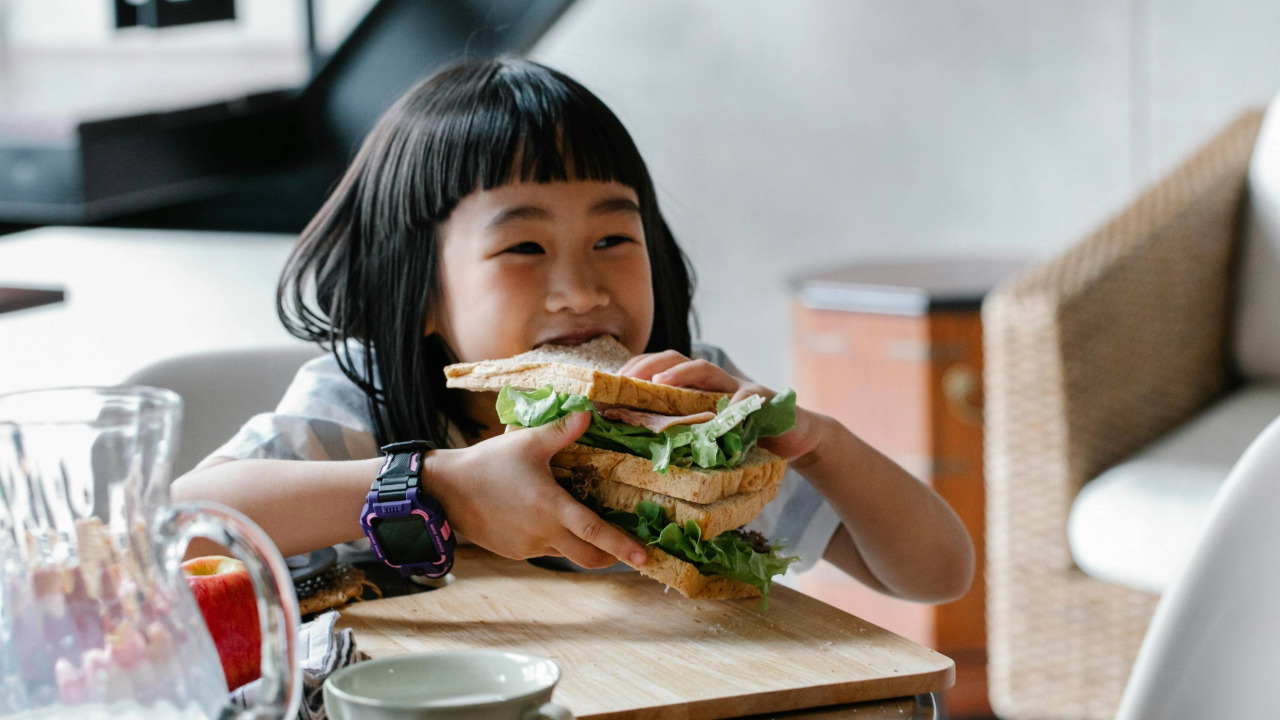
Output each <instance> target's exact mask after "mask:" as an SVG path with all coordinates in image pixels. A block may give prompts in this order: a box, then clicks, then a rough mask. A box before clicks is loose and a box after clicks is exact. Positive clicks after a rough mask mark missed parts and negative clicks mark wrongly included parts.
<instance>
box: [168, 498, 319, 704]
mask: <svg viewBox="0 0 1280 720" xmlns="http://www.w3.org/2000/svg"><path fill="white" fill-rule="evenodd" d="M157 520H158V522H157V523H156V535H157V538H158V542H157V543H156V545H155V547H156V552H157V553H158V555H159V557H158V558H157V559H158V560H159V564H160V567H161V568H163V569H164V572H165V573H166V575H167V577H168V579H169V580H170V581H171V582H178V581H180V580H181V573H182V558H183V556H184V555H185V554H186V552H187V545H188V543H190V542H191V539H192V538H196V537H202V538H208V539H210V540H212V541H214V542H216V543H218V544H220V545H223V546H225V547H227V548H229V549H230V550H231V552H232V554H233V555H235V556H236V557H238V558H239V559H240V560H242V561H243V562H244V564H245V567H246V568H247V569H248V570H249V577H250V578H251V579H252V580H253V589H254V592H255V593H256V594H257V596H258V620H259V622H260V623H261V626H262V692H261V693H260V694H259V701H258V705H257V707H253V708H249V709H248V710H245V711H244V712H242V713H239V714H238V715H236V716H234V717H236V718H239V719H240V720H259V719H261V720H281V719H282V718H293V717H294V716H295V715H296V714H297V712H298V708H299V705H300V703H301V701H302V666H301V665H299V664H298V661H297V653H296V645H297V637H298V620H299V615H298V598H297V595H296V594H295V593H294V589H293V580H292V578H291V577H290V575H289V568H288V566H286V565H285V563H284V558H283V557H281V556H280V551H279V550H278V549H276V546H275V543H273V542H271V538H269V537H267V534H266V533H265V532H263V530H262V528H260V527H258V526H257V524H255V523H254V522H253V521H252V520H250V519H249V518H248V517H245V515H243V514H242V513H240V512H239V511H237V510H234V509H232V508H229V507H227V506H225V505H220V504H218V503H214V502H207V501H195V502H183V503H176V504H174V505H170V506H168V507H166V508H164V509H163V510H161V511H160V515H159V517H158V518H157Z"/></svg>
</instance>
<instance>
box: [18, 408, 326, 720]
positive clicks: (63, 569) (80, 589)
mask: <svg viewBox="0 0 1280 720" xmlns="http://www.w3.org/2000/svg"><path fill="white" fill-rule="evenodd" d="M181 419H182V400H181V399H179V397H178V396H177V395H176V394H175V393H173V392H170V391H168V390H160V389H156V388H149V387H138V386H121V387H110V388H65V389H55V390H34V391H30V392H21V393H14V394H11V395H4V396H0V717H9V716H13V717H17V718H23V720H26V719H27V718H75V720H91V719H93V720H96V718H126V717H127V718H193V719H194V718H207V719H210V720H213V719H219V718H230V717H243V718H280V717H285V716H288V717H292V716H293V715H294V713H296V711H297V707H298V702H299V698H300V694H301V683H300V677H301V676H300V672H301V671H300V668H299V667H297V666H296V662H295V657H294V644H295V637H296V630H297V622H298V620H297V618H298V607H297V599H296V598H295V596H294V591H293V584H292V582H291V581H290V579H289V572H288V570H287V568H286V567H285V564H284V560H283V559H282V558H281V557H280V553H279V552H278V551H277V550H276V548H275V546H274V545H273V544H272V543H271V541H270V539H268V538H267V536H266V534H265V533H263V531H262V530H261V529H260V528H258V527H257V525H254V524H253V523H252V522H250V521H249V519H248V518H246V517H245V516H243V515H241V514H240V513H237V512H235V511H234V510H231V509H230V508H225V507H222V506H219V505H216V504H213V503H181V504H177V505H171V504H170V503H169V481H170V480H171V474H172V472H173V461H174V458H175V457H176V450H177V448H176V443H177V438H178V426H179V423H180V422H181ZM197 536H199V537H207V538H210V539H212V540H214V541H216V542H219V543H221V544H223V545H224V546H227V547H229V548H231V551H232V552H233V553H234V554H235V555H237V556H238V557H240V558H241V559H242V560H243V561H244V562H245V565H246V566H247V567H248V569H249V574H250V576H251V577H252V580H253V585H254V589H255V590H256V591H257V593H258V612H259V616H260V618H261V623H262V677H263V688H262V690H263V692H262V693H261V697H262V701H261V703H260V704H259V706H258V707H255V708H253V709H251V710H247V711H242V712H239V713H237V712H236V711H235V710H233V709H232V708H231V707H230V706H229V702H228V693H227V685H226V680H225V679H224V676H223V672H222V666H221V664H220V662H219V660H218V653H217V650H216V648H215V647H214V644H213V640H212V639H211V638H210V636H209V632H208V630H207V629H206V628H205V625H204V621H203V619H202V617H201V615H200V610H199V607H198V606H197V605H196V602H195V600H194V598H193V597H192V595H191V593H190V592H189V591H188V590H187V586H186V581H185V580H184V578H183V574H182V570H181V567H180V565H181V562H182V557H183V554H184V553H185V551H186V546H187V543H188V542H189V541H190V539H191V538H192V537H197Z"/></svg>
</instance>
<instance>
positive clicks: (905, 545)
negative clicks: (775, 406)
mask: <svg viewBox="0 0 1280 720" xmlns="http://www.w3.org/2000/svg"><path fill="white" fill-rule="evenodd" d="M799 412H808V411H805V410H799ZM811 415H813V422H815V423H816V424H817V426H818V427H819V428H820V430H819V433H820V439H819V441H818V443H817V445H816V447H815V449H814V450H813V451H811V452H810V453H808V454H807V455H805V456H803V457H800V458H798V459H797V460H796V461H795V462H794V463H793V467H795V469H796V470H797V471H799V472H800V474H801V475H803V476H804V477H805V478H806V479H807V480H808V481H809V482H810V483H811V484H813V486H814V487H815V488H817V489H818V491H819V492H821V493H822V494H823V496H825V497H826V498H827V501H828V502H830V503H831V506H832V508H833V509H835V511H836V514H837V515H839V516H840V519H841V521H842V522H843V524H844V528H845V530H846V531H847V533H848V536H849V537H850V538H851V539H852V541H853V547H852V548H847V549H846V550H847V551H846V552H840V551H839V549H838V548H836V551H835V552H829V553H828V559H829V560H832V561H833V562H836V563H837V564H840V565H842V566H843V567H844V569H845V570H846V571H847V572H850V574H853V575H855V576H859V575H862V576H863V577H864V578H865V575H866V574H867V573H870V574H871V576H872V577H873V579H874V581H875V582H873V583H868V584H871V585H872V586H875V585H876V584H879V585H880V586H882V588H877V589H883V590H885V591H887V592H889V593H890V594H893V595H896V596H899V597H903V598H906V599H910V600H917V601H923V602H943V601H946V600H952V599H955V598H957V597H959V596H961V595H963V594H964V593H965V592H966V591H967V590H968V588H969V585H970V583H971V582H972V579H973V567H974V555H973V544H972V543H971V542H970V540H969V535H968V533H967V532H966V531H965V528H964V525H963V524H962V523H961V522H960V519H959V518H958V517H957V516H956V514H955V512H954V511H953V510H952V509H951V508H950V507H949V506H948V505H947V504H946V502H945V501H943V499H942V498H941V497H939V496H938V494H937V493H936V492H934V491H933V489H932V488H930V487H929V486H927V485H925V484H924V483H922V482H920V481H919V480H917V479H916V478H914V477H912V476H911V475H910V474H909V473H907V472H906V471H905V470H903V469H902V468H901V467H899V466H898V465H897V464H896V463H894V462H893V461H892V460H890V459H889V458H887V457H885V456H884V455H882V454H881V453H880V452H879V451H877V450H876V449H875V448H873V447H871V446H870V445H867V444H866V443H865V442H863V441H862V440H861V439H859V438H858V437H857V436H856V435H854V434H853V433H852V432H850V431H849V430H848V429H847V428H845V427H844V426H843V425H841V424H840V423H839V422H836V421H835V420H833V419H831V418H828V417H825V416H821V415H816V414H812V413H811ZM839 538H840V535H839V534H837V540H838V539H839ZM833 545H834V543H833ZM851 558H852V559H853V560H860V562H850V559H851ZM842 561H843V562H842Z"/></svg>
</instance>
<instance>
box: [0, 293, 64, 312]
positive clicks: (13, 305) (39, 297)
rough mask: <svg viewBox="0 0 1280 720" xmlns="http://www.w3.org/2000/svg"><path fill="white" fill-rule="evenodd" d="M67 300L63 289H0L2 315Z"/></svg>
mask: <svg viewBox="0 0 1280 720" xmlns="http://www.w3.org/2000/svg"><path fill="white" fill-rule="evenodd" d="M65 299H66V293H64V292H63V291H62V289H61V288H28V287H0V313H7V312H13V311H14V310H26V309H27V308H33V307H40V306H41V305H50V304H52V303H60V302H62V301H63V300H65Z"/></svg>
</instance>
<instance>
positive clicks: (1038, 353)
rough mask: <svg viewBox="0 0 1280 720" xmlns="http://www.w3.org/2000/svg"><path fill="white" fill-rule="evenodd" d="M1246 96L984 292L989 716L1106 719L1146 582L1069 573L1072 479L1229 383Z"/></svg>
mask: <svg viewBox="0 0 1280 720" xmlns="http://www.w3.org/2000/svg"><path fill="white" fill-rule="evenodd" d="M1261 119H1262V112H1261V111H1255V112H1249V113H1247V114H1245V115H1243V116H1241V117H1240V118H1239V119H1237V120H1236V121H1235V122H1234V123H1232V124H1231V125H1230V126H1229V127H1228V128H1226V130H1224V131H1223V132H1222V133H1221V134H1220V135H1218V136H1217V137H1216V138H1215V139H1213V140H1212V141H1211V142H1210V143H1209V144H1208V145H1206V146H1205V147H1204V148H1203V149H1201V150H1200V151H1199V152H1197V153H1196V154H1195V155H1194V156H1193V157H1192V158H1190V159H1189V160H1188V161H1186V162H1185V163H1184V164H1183V165H1182V166H1181V167H1179V168H1177V169H1176V170H1175V171H1173V172H1172V173H1171V174H1170V175H1168V176H1167V177H1166V178H1164V179H1163V180H1162V181H1160V182H1159V183H1158V184H1157V185H1155V186H1154V187H1153V188H1151V189H1150V190H1148V191H1147V192H1145V193H1144V194H1143V195H1142V196H1141V197H1139V198H1138V199H1137V200H1136V201H1135V202H1133V203H1132V204H1131V205H1130V206H1129V207H1128V208H1126V209H1125V210H1123V211H1122V212H1121V213H1120V214H1119V215H1118V216H1117V217H1115V218H1114V219H1112V220H1111V221H1110V222H1108V223H1107V224H1105V225H1104V226H1103V227H1102V228H1101V229H1099V230H1098V231H1097V232H1095V233H1094V234H1093V235H1092V236H1091V237H1089V238H1087V239H1085V240H1084V241H1083V242H1081V243H1080V244H1079V245H1077V246H1075V247H1073V248H1072V249H1070V250H1069V251H1068V252H1066V253H1065V254H1064V255H1062V256H1060V257H1059V258H1057V259H1055V260H1053V261H1050V262H1047V263H1045V264H1042V265H1039V266H1036V267H1032V268H1028V269H1027V270H1026V271H1025V272H1023V273H1020V274H1019V275H1017V276H1015V277H1013V278H1011V279H1010V280H1009V281H1008V282H1007V283H1005V284H1003V285H1002V286H1001V287H999V288H997V289H996V290H995V291H994V292H993V293H992V294H991V295H989V296H988V298H987V301H986V303H985V304H984V307H983V326H984V333H985V339H984V342H985V352H986V393H987V411H986V412H987V416H986V417H987V421H986V438H987V447H986V457H987V466H986V483H987V503H988V504H987V527H986V543H987V553H988V556H987V582H988V594H987V603H988V606H987V617H988V627H989V631H988V632H989V640H988V653H989V671H988V672H989V678H990V699H991V704H992V707H993V708H994V710H995V712H996V713H997V714H998V715H999V716H1000V717H1003V718H1018V719H1030V718H1037V719H1040V718H1043V719H1048V718H1099V719H1100V718H1112V717H1114V715H1115V711H1116V707H1117V705H1118V704H1119V699H1120V695H1121V692H1122V691H1123V689H1124V685H1125V681H1126V679H1127V677H1128V675H1129V671H1130V668H1131V667H1132V665H1133V661H1134V657H1135V656H1136V654H1137V651H1138V647H1139V645H1140V644H1141V642H1142V637H1143V633H1144V632H1145V630H1146V628H1147V624H1148V622H1149V621H1150V619H1151V615H1152V612H1153V610H1154V608H1155V605H1156V601H1157V599H1158V598H1157V596H1156V595H1153V594H1148V593H1143V592H1139V591H1134V590H1130V589H1127V588H1124V587H1121V586H1119V585H1114V584H1111V583H1108V582H1104V581H1101V580H1096V579H1094V578H1091V577H1089V576H1087V575H1085V574H1084V573H1083V572H1081V571H1080V570H1079V569H1077V568H1076V567H1075V565H1074V564H1073V561H1072V557H1071V553H1070V551H1069V549H1068V544H1067V518H1068V514H1069V512H1070V510H1071V506H1072V501H1073V499H1074V498H1075V496H1076V494H1077V493H1078V492H1079V491H1080V489H1081V487H1083V486H1084V484H1085V483H1087V482H1089V480H1090V479H1092V478H1094V477H1096V476H1097V475H1098V474H1099V473H1100V472H1101V471H1103V470H1104V469H1106V468H1108V467H1109V466H1111V465H1113V464H1115V463H1117V462H1118V461H1121V460H1123V459H1124V458H1126V457H1127V456H1129V455H1131V454H1132V453H1133V452H1134V451H1136V450H1137V449H1139V448H1141V447H1142V446H1144V445H1146V444H1148V443H1150V442H1151V441H1153V440H1154V439H1156V438H1158V437H1159V436H1161V435H1163V434H1164V433H1166V432H1167V431H1169V430H1170V429H1171V428H1173V427H1174V426H1176V425H1178V424H1180V423H1182V422H1183V421H1185V420H1187V419H1188V418H1189V417H1191V416H1192V415H1193V414H1195V413H1196V412H1197V411H1198V410H1199V409H1201V408H1203V407H1204V406H1205V405H1206V404H1208V403H1209V402H1211V401H1212V400H1214V399H1215V398H1217V397H1219V396H1220V395H1221V394H1222V393H1224V391H1226V390H1227V389H1228V388H1229V386H1230V385H1231V384H1232V383H1233V374H1232V370H1231V365H1230V358H1229V352H1228V338H1229V328H1230V322H1231V317H1230V315H1231V307H1232V302H1231V301H1232V292H1231V291H1232V286H1233V281H1232V275H1233V265H1234V260H1235V256H1236V251H1237V246H1238V242H1237V235H1238V232H1237V225H1238V216H1239V211H1240V207H1241V201H1242V198H1243V197H1244V194H1245V187H1246V177H1247V171H1248V166H1249V160H1250V153H1251V150H1252V148H1253V144H1254V139H1255V137H1256V136H1257V133H1258V129H1259V125H1260V122H1261Z"/></svg>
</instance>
